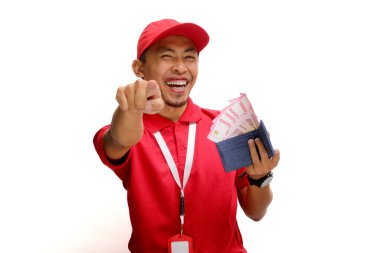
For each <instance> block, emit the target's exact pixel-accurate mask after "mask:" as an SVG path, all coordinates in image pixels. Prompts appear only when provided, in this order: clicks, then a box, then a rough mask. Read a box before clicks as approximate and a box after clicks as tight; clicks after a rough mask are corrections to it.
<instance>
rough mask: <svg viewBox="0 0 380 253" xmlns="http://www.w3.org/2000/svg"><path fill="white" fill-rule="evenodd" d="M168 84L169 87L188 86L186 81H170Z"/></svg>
mask: <svg viewBox="0 0 380 253" xmlns="http://www.w3.org/2000/svg"><path fill="white" fill-rule="evenodd" d="M166 84H167V85H169V86H185V85H186V81H185V80H181V81H170V82H166Z"/></svg>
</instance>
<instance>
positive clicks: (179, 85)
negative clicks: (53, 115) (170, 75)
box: [165, 80, 187, 92]
mask: <svg viewBox="0 0 380 253" xmlns="http://www.w3.org/2000/svg"><path fill="white" fill-rule="evenodd" d="M165 83H166V85H167V86H169V87H170V89H171V90H172V91H174V92H182V91H184V90H185V88H186V85H187V81H186V80H172V81H166V82H165Z"/></svg>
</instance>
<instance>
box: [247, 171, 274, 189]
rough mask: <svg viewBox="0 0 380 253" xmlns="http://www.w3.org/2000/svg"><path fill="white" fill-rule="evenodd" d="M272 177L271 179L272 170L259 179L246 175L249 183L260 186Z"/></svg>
mask: <svg viewBox="0 0 380 253" xmlns="http://www.w3.org/2000/svg"><path fill="white" fill-rule="evenodd" d="M272 179H273V173H272V171H271V172H269V173H268V174H267V175H265V176H263V177H262V178H259V179H253V178H251V177H250V176H248V182H249V185H254V186H257V187H260V188H262V187H265V186H267V185H268V184H269V183H270V182H271V181H272Z"/></svg>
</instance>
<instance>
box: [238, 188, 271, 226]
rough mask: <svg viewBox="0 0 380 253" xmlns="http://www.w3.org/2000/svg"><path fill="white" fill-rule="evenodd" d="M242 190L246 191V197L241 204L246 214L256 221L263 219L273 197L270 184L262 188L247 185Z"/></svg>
mask: <svg viewBox="0 0 380 253" xmlns="http://www.w3.org/2000/svg"><path fill="white" fill-rule="evenodd" d="M242 191H244V192H243V196H244V198H243V201H242V202H241V205H242V208H243V210H244V212H245V214H246V215H247V216H248V217H249V218H251V219H252V220H254V221H259V220H261V219H262V218H263V217H264V216H265V214H266V212H267V208H268V206H269V205H270V203H271V202H272V199H273V194H272V190H271V188H270V185H267V186H265V187H262V188H260V187H257V186H247V187H246V188H245V189H243V190H242Z"/></svg>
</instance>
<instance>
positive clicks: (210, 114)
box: [200, 108, 220, 119]
mask: <svg viewBox="0 0 380 253" xmlns="http://www.w3.org/2000/svg"><path fill="white" fill-rule="evenodd" d="M200 109H201V111H202V114H203V115H204V116H206V117H209V118H210V119H215V118H216V116H218V115H219V113H220V111H219V110H212V109H207V108H200Z"/></svg>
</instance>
